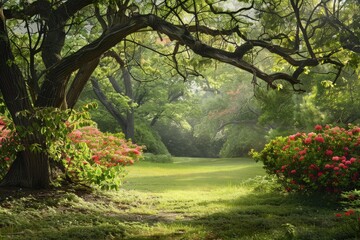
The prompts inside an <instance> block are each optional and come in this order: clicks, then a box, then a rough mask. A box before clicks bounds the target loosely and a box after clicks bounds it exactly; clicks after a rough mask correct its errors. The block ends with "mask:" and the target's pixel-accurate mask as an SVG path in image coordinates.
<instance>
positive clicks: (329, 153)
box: [325, 149, 334, 156]
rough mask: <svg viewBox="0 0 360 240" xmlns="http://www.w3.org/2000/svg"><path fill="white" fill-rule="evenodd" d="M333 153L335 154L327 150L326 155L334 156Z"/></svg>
mask: <svg viewBox="0 0 360 240" xmlns="http://www.w3.org/2000/svg"><path fill="white" fill-rule="evenodd" d="M333 153H334V152H333V151H332V150H331V149H327V150H326V151H325V155H327V156H332V155H333Z"/></svg>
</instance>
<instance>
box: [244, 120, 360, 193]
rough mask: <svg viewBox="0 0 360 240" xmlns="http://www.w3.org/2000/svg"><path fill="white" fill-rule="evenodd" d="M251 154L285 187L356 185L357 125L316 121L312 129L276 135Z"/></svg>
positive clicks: (359, 171)
mask: <svg viewBox="0 0 360 240" xmlns="http://www.w3.org/2000/svg"><path fill="white" fill-rule="evenodd" d="M251 155H252V156H253V157H254V158H255V160H257V161H262V162H263V163H264V167H265V169H266V171H267V172H268V173H269V174H275V175H276V176H277V177H278V179H279V181H280V182H281V184H282V185H283V186H284V187H285V189H286V190H287V191H309V192H315V191H323V192H335V193H339V192H343V191H349V190H353V189H356V188H359V187H360V181H359V180H360V157H359V156H360V127H357V126H353V127H351V126H350V128H349V129H348V130H346V129H344V128H340V127H330V126H328V125H327V126H325V127H324V128H323V127H322V126H320V125H316V126H315V131H314V132H310V133H296V134H294V135H291V136H288V137H278V138H276V139H274V140H272V141H270V142H269V143H268V144H267V145H266V146H265V148H264V149H263V150H262V151H261V152H260V153H258V152H255V151H252V152H251Z"/></svg>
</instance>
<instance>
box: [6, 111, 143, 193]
mask: <svg viewBox="0 0 360 240" xmlns="http://www.w3.org/2000/svg"><path fill="white" fill-rule="evenodd" d="M59 124H60V125H61V124H63V131H62V132H65V134H64V135H63V138H62V139H61V140H60V141H58V140H57V139H54V140H53V142H49V145H51V146H52V147H51V146H50V148H49V149H51V151H53V152H51V151H50V150H49V154H50V155H51V154H54V155H51V157H52V158H53V159H57V160H58V161H62V163H63V164H64V167H65V174H66V176H67V177H69V178H70V179H72V180H74V181H80V182H83V183H85V184H90V185H93V186H100V187H101V188H105V189H117V188H118V187H119V186H120V185H121V181H122V179H123V177H124V175H125V171H124V167H125V166H126V165H131V164H133V163H134V162H135V161H137V160H139V159H140V158H141V157H142V147H141V146H138V145H136V144H133V143H132V142H131V141H127V140H126V139H125V138H124V135H123V134H110V133H102V132H101V131H100V130H99V129H97V128H96V127H93V126H86V127H82V128H77V129H73V123H72V122H68V121H67V122H65V123H64V122H61V123H59ZM66 133H68V134H67V135H66ZM55 134H56V133H55ZM13 135H15V134H13V133H12V132H11V131H10V130H9V129H7V128H6V121H4V120H3V119H2V118H1V117H0V147H1V151H0V177H1V176H3V175H4V174H5V173H6V172H7V170H8V167H9V166H10V163H11V161H12V160H13V157H14V155H15V153H16V151H15V148H14V146H15V147H16V146H17V145H19V144H16V142H14V141H13V140H12V137H13ZM4 144H6V146H4Z"/></svg>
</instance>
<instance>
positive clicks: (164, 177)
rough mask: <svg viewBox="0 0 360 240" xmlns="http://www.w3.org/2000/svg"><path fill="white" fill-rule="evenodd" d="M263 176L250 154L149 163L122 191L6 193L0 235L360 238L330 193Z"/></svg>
mask: <svg viewBox="0 0 360 240" xmlns="http://www.w3.org/2000/svg"><path fill="white" fill-rule="evenodd" d="M264 174H265V173H264V171H263V169H262V168H261V165H260V164H256V163H254V162H253V161H252V160H249V159H190V158H176V159H175V163H173V164H155V163H146V162H143V163H140V164H137V165H136V166H132V167H130V168H129V176H128V178H127V182H126V184H125V185H124V189H123V190H121V191H118V192H98V193H93V194H87V193H82V192H81V191H80V192H77V193H76V194H75V193H73V192H63V191H58V192H53V193H45V192H37V193H34V194H33V196H30V197H22V198H10V199H5V200H4V199H0V206H1V208H0V239H88V240H89V239H307V240H308V239H319V240H320V239H321V240H322V239H325V240H326V239H355V238H354V236H355V233H354V231H353V230H352V225H351V224H352V223H351V224H348V223H347V222H344V221H343V220H341V219H337V218H335V216H334V213H335V212H336V208H337V205H334V204H333V203H332V202H331V201H329V200H328V199H327V198H326V197H320V196H317V197H314V196H312V197H301V196H296V195H289V194H283V193H281V192H279V191H273V190H271V189H272V188H273V187H274V183H273V182H272V180H268V179H265V178H263V177H257V178H254V177H255V176H257V175H264ZM249 178H252V180H248V179H249ZM79 193H82V194H79Z"/></svg>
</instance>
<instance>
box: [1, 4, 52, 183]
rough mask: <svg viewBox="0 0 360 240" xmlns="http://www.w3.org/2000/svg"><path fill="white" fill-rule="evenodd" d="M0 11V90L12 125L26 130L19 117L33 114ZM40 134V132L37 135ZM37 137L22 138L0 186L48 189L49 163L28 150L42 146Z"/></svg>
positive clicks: (26, 121)
mask: <svg viewBox="0 0 360 240" xmlns="http://www.w3.org/2000/svg"><path fill="white" fill-rule="evenodd" d="M2 11H3V10H2V8H0V53H1V54H0V79H1V80H0V91H1V93H2V96H3V98H4V101H5V102H6V105H7V107H8V109H9V111H10V114H11V116H12V119H13V121H14V124H15V125H17V126H23V127H25V128H26V127H27V126H30V125H31V122H30V121H29V120H28V119H24V118H23V117H21V116H18V115H17V113H18V112H20V111H23V110H30V111H32V110H33V109H32V104H31V102H30V97H29V95H28V92H27V90H26V85H25V80H24V78H23V76H22V74H21V71H20V69H19V68H18V66H17V65H16V64H15V63H14V62H15V60H14V56H13V54H12V51H11V48H10V45H9V38H8V34H7V30H6V25H5V18H4V15H3V12H2ZM38 134H40V132H39V133H38ZM41 138H42V137H41V136H40V135H38V136H36V133H34V136H32V137H31V139H30V138H29V139H23V142H22V144H24V146H25V150H24V151H22V152H19V153H18V155H17V157H16V159H15V161H14V163H13V164H12V166H11V168H10V170H9V172H8V173H7V175H6V176H5V178H4V179H3V181H2V183H1V185H3V186H4V185H8V186H19V187H30V188H44V187H48V186H49V182H50V179H49V161H48V157H47V156H46V154H45V153H35V152H32V151H30V150H29V147H30V145H31V144H33V143H38V144H40V145H42V142H41V141H39V140H40V139H41Z"/></svg>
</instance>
